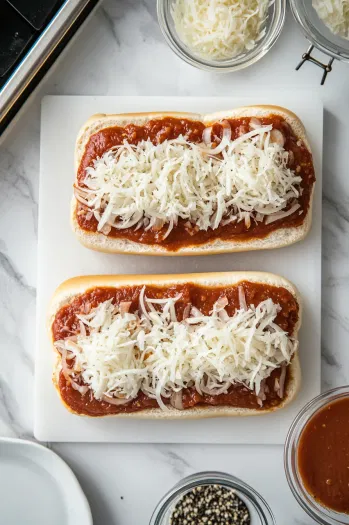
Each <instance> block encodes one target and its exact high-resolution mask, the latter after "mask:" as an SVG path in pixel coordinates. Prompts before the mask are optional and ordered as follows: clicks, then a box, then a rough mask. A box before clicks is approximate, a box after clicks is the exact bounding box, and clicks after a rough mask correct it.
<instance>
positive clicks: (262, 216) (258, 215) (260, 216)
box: [256, 213, 264, 222]
mask: <svg viewBox="0 0 349 525" xmlns="http://www.w3.org/2000/svg"><path fill="white" fill-rule="evenodd" d="M263 219H264V215H263V214H262V213H256V221H257V222H263Z"/></svg>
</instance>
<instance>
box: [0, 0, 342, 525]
mask: <svg viewBox="0 0 349 525" xmlns="http://www.w3.org/2000/svg"><path fill="white" fill-rule="evenodd" d="M306 46H307V43H306V41H305V40H304V38H303V36H302V35H301V33H300V31H299V30H298V28H297V27H296V25H295V23H294V22H293V20H292V17H291V15H290V13H288V15H287V21H286V26H285V29H284V31H283V33H282V36H281V37H280V39H279V41H278V42H277V44H276V45H275V47H274V48H273V49H272V51H271V52H270V53H269V54H268V55H267V56H266V57H265V58H264V59H262V60H261V61H260V62H259V63H258V64H257V65H255V66H253V67H252V68H250V69H247V70H245V71H242V72H239V73H236V74H230V75H224V76H221V75H217V74H209V73H207V72H201V71H199V70H196V69H194V68H191V67H190V66H188V65H187V64H184V63H182V62H181V61H180V60H179V59H178V58H177V57H175V56H174V55H173V53H172V52H171V50H170V49H168V47H167V45H166V44H165V42H164V41H163V38H162V35H161V33H160V30H159V28H158V25H157V21H156V15H155V0H146V1H139V0H123V1H119V2H118V1H117V0H109V1H108V2H105V3H103V4H102V7H101V8H100V9H99V10H98V11H97V12H96V13H95V14H94V15H93V17H92V18H91V20H90V21H89V22H88V24H87V25H86V26H85V27H84V28H83V30H82V31H81V33H80V34H79V35H78V37H77V38H76V40H75V41H74V42H73V43H72V45H71V46H70V47H69V49H68V50H67V51H66V52H65V54H64V56H63V57H62V59H61V60H60V61H59V63H58V64H57V65H56V67H55V69H54V71H53V72H52V73H51V74H50V75H49V77H47V78H46V80H45V81H44V83H42V84H41V86H40V88H39V90H38V91H37V92H36V94H35V96H34V97H33V98H32V101H31V103H30V104H28V105H27V106H26V108H25V111H24V112H22V114H21V115H20V118H19V119H18V122H17V123H16V125H15V126H14V127H13V128H12V130H11V131H10V133H9V134H8V135H7V137H6V138H5V141H4V143H3V144H2V146H1V150H0V194H1V195H2V199H1V200H0V352H1V367H0V434H1V435H6V436H18V437H23V438H24V437H27V438H32V428H33V411H32V406H33V400H32V394H33V373H34V366H33V352H34V338H35V288H36V243H37V209H38V173H39V133H40V127H39V125H40V120H39V117H40V100H41V98H42V96H43V95H45V94H61V95H63V94H89V95H93V94H98V95H118V94H120V95H139V94H143V95H166V94H171V95H196V94H200V95H229V94H231V93H232V92H235V91H239V90H243V91H244V93H246V94H249V93H251V92H253V91H254V90H255V92H256V93H257V94H258V85H259V84H261V83H270V84H273V85H274V86H277V87H279V88H280V89H283V88H284V87H285V86H288V85H291V86H292V85H297V86H300V87H302V88H304V97H311V96H312V93H314V92H317V93H319V94H320V95H321V97H322V99H323V102H324V105H325V140H324V197H323V209H324V214H323V290H322V292H323V319H322V322H323V326H322V329H323V337H322V354H323V367H322V386H323V389H328V388H330V387H334V386H337V385H342V384H345V383H348V382H349V359H348V358H347V352H348V351H349V350H348V340H349V317H348V307H347V300H348V296H349V264H348V260H349V212H348V209H349V179H348V161H349V154H348V144H349V66H348V65H345V64H340V63H335V66H334V71H333V72H332V73H331V74H330V76H329V78H328V80H327V83H326V85H325V86H324V87H321V86H320V85H319V79H320V71H319V70H318V69H317V68H315V67H314V66H313V65H305V66H304V67H303V69H301V70H300V71H299V72H298V73H296V72H295V71H294V66H295V65H296V63H297V62H298V60H299V58H300V56H301V53H302V52H303V51H304V50H305V48H306ZM257 98H258V97H257V96H256V100H257ZM67 126H69V122H67ZM305 351H306V349H305ZM54 449H55V450H56V451H57V452H58V453H59V454H61V455H62V456H63V458H65V459H66V460H67V461H68V463H69V464H70V465H71V467H72V468H73V469H74V471H75V472H76V474H77V476H78V478H79V480H80V482H81V484H82V486H83V488H84V489H85V491H86V494H87V496H88V498H89V500H90V502H91V507H92V512H93V516H94V522H95V524H97V525H102V524H103V525H104V524H106V523H108V524H122V525H141V524H147V523H148V521H149V516H150V513H151V510H152V508H153V507H154V506H155V503H156V502H157V500H158V499H159V497H160V496H161V495H162V494H163V492H164V491H165V490H167V489H169V488H170V487H171V486H172V485H173V484H174V483H175V482H176V481H178V480H179V479H180V478H181V477H183V475H186V474H189V473H192V472H194V471H198V470H203V469H218V470H219V469H221V470H225V471H228V472H231V473H234V474H236V475H238V476H240V477H242V478H244V479H245V480H246V481H248V482H250V483H252V484H253V485H254V486H255V488H256V489H257V490H259V491H260V492H261V493H262V494H263V495H264V496H265V498H266V499H267V500H268V502H269V503H270V505H271V507H272V509H273V511H274V513H275V515H276V519H277V523H278V524H280V525H282V524H284V523H285V524H288V523H291V522H292V523H295V524H298V525H308V524H309V525H310V523H312V521H311V520H310V518H308V517H307V516H306V515H305V514H304V513H303V511H302V510H301V509H300V508H299V507H298V505H297V503H296V502H295V500H294V499H293V497H292V495H291V494H290V492H289V490H288V487H287V484H286V481H285V478H284V475H283V467H282V449H281V448H280V447H247V446H246V447H236V446H187V445H176V446H168V445H166V446H164V445H156V446H155V445H142V446H128V445H122V446H121V445H98V444H96V445H79V444H74V445H71V444H60V445H55V446H54ZM135 495H136V499H135Z"/></svg>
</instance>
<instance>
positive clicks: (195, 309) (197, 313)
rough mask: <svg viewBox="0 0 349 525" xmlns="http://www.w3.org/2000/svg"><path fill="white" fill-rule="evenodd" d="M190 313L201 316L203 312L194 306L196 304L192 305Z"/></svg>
mask: <svg viewBox="0 0 349 525" xmlns="http://www.w3.org/2000/svg"><path fill="white" fill-rule="evenodd" d="M190 314H191V315H192V316H193V317H203V314H202V313H201V312H200V310H199V308H196V306H192V308H191V312H190Z"/></svg>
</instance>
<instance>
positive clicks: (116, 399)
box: [102, 394, 132, 406]
mask: <svg viewBox="0 0 349 525" xmlns="http://www.w3.org/2000/svg"><path fill="white" fill-rule="evenodd" d="M102 400H103V401H106V403H110V404H111V405H116V406H121V405H127V403H130V402H131V401H132V398H131V399H125V398H121V397H113V396H108V395H107V394H103V396H102Z"/></svg>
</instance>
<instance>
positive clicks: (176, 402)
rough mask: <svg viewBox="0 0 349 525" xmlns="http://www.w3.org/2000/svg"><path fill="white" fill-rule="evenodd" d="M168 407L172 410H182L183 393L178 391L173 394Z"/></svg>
mask: <svg viewBox="0 0 349 525" xmlns="http://www.w3.org/2000/svg"><path fill="white" fill-rule="evenodd" d="M170 405H171V406H173V408H176V409H177V410H183V409H184V407H183V391H182V390H180V391H179V392H173V394H172V395H171V397H170Z"/></svg>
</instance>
